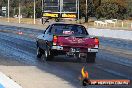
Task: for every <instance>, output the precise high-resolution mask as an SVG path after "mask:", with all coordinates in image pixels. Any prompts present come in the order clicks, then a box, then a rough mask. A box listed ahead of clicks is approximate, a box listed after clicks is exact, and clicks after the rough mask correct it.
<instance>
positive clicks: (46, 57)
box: [44, 49, 54, 61]
mask: <svg viewBox="0 0 132 88" xmlns="http://www.w3.org/2000/svg"><path fill="white" fill-rule="evenodd" d="M53 58H54V56H53V55H52V53H51V52H50V50H48V49H46V50H44V60H45V61H48V60H52V59H53Z"/></svg>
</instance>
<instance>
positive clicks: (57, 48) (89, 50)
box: [52, 46, 98, 53]
mask: <svg viewBox="0 0 132 88" xmlns="http://www.w3.org/2000/svg"><path fill="white" fill-rule="evenodd" d="M52 49H53V50H59V51H65V52H69V51H70V49H71V48H69V49H65V48H64V47H62V46H52ZM75 52H76V51H74V52H73V53H75ZM77 52H78V51H77ZM79 52H85V53H86V52H91V53H92V52H93V53H97V52H98V48H88V49H85V50H84V51H79Z"/></svg>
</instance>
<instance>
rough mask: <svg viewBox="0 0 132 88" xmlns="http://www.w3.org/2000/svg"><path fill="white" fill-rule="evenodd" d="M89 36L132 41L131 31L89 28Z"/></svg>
mask: <svg viewBox="0 0 132 88" xmlns="http://www.w3.org/2000/svg"><path fill="white" fill-rule="evenodd" d="M88 32H89V34H90V35H95V36H101V37H110V38H118V39H126V40H132V31H127V30H111V29H97V28H89V29H88Z"/></svg>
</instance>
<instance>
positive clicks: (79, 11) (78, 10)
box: [78, 0, 80, 21]
mask: <svg viewBox="0 0 132 88" xmlns="http://www.w3.org/2000/svg"><path fill="white" fill-rule="evenodd" d="M79 8H80V6H79V0H78V21H79V19H80V17H79V16H80V10H79Z"/></svg>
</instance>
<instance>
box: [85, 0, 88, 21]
mask: <svg viewBox="0 0 132 88" xmlns="http://www.w3.org/2000/svg"><path fill="white" fill-rule="evenodd" d="M85 22H88V0H86V18H85Z"/></svg>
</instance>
